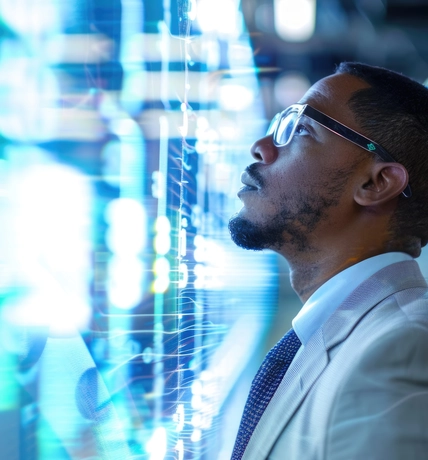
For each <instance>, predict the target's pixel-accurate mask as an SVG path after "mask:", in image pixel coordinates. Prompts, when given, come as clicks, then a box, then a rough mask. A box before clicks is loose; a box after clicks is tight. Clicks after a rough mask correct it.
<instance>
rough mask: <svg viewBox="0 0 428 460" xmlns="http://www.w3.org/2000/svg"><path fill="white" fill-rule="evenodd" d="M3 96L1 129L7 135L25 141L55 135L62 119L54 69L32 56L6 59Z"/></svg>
mask: <svg viewBox="0 0 428 460" xmlns="http://www.w3.org/2000/svg"><path fill="white" fill-rule="evenodd" d="M4 46H5V47H6V45H4ZM2 52H3V50H2ZM0 97H1V101H2V103H1V105H0V133H1V134H3V135H4V136H5V137H8V138H12V139H19V140H21V141H27V140H36V141H46V140H50V139H52V138H53V137H55V135H56V134H57V130H58V126H59V124H58V123H59V121H60V120H59V115H60V112H59V109H57V107H56V101H57V100H58V99H59V86H58V81H57V78H56V76H55V74H54V73H53V71H52V70H50V69H48V68H46V67H42V66H40V65H38V64H37V63H35V62H33V61H30V60H29V59H24V58H21V59H20V58H16V57H12V56H11V57H10V58H9V59H3V61H2V62H1V63H0Z"/></svg>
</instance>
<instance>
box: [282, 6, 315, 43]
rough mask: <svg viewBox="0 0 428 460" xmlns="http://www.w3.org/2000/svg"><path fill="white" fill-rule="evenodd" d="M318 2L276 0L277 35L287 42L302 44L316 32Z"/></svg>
mask: <svg viewBox="0 0 428 460" xmlns="http://www.w3.org/2000/svg"><path fill="white" fill-rule="evenodd" d="M315 13H316V0H298V1H296V0H274V19H275V30H276V33H277V34H278V35H279V36H280V37H281V38H282V39H283V40H287V41H294V42H302V41H306V40H308V39H309V38H311V37H312V35H313V33H314V31H315Z"/></svg>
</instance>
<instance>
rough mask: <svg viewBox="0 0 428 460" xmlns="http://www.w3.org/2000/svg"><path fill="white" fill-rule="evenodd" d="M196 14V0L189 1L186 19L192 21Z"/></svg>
mask: <svg viewBox="0 0 428 460" xmlns="http://www.w3.org/2000/svg"><path fill="white" fill-rule="evenodd" d="M197 13H198V6H197V3H196V0H190V1H189V11H188V13H187V17H188V18H189V19H190V20H191V21H194V20H195V19H196V17H197Z"/></svg>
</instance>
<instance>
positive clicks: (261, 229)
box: [229, 168, 352, 252]
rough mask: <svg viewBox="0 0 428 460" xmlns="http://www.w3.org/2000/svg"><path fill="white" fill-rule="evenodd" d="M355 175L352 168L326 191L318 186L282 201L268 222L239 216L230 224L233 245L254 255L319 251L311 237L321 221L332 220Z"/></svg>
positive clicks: (337, 174) (333, 178) (338, 174)
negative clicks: (330, 216) (284, 249)
mask: <svg viewBox="0 0 428 460" xmlns="http://www.w3.org/2000/svg"><path fill="white" fill-rule="evenodd" d="M247 170H248V168H247ZM351 171H352V168H349V169H347V170H338V171H335V172H334V174H332V175H331V176H330V181H329V182H328V183H323V184H322V187H319V186H316V185H315V184H314V185H313V187H311V188H310V189H307V190H306V191H304V192H303V191H299V192H297V193H296V192H295V193H294V194H293V195H288V196H282V197H280V199H279V200H278V202H279V203H281V205H280V206H278V208H279V209H278V212H277V214H276V215H275V216H274V217H273V218H270V219H269V220H268V221H266V222H262V223H260V222H257V223H256V222H252V221H251V220H249V219H248V218H245V217H241V216H240V215H239V214H237V215H235V216H233V217H232V218H231V219H230V221H229V232H230V235H231V238H232V241H233V242H234V243H235V244H236V245H238V246H240V247H241V248H243V249H251V250H254V251H261V250H263V249H273V250H280V249H281V248H282V247H283V246H285V245H287V246H292V247H294V248H295V249H296V250H297V251H299V252H303V251H307V250H311V251H314V250H316V249H315V248H314V247H312V246H311V244H310V241H309V236H310V235H311V233H312V232H313V230H314V229H315V228H316V227H317V225H318V224H319V222H320V221H322V220H326V219H328V212H327V211H328V210H329V209H330V208H332V207H334V206H336V205H337V204H338V203H339V201H340V196H341V193H342V190H343V187H344V185H345V183H346V181H347V179H348V177H349V176H350V174H351ZM253 174H254V173H253ZM258 182H259V183H260V182H261V181H260V180H259V181H258ZM263 185H264V184H263ZM262 190H263V188H262ZM320 190H323V194H320Z"/></svg>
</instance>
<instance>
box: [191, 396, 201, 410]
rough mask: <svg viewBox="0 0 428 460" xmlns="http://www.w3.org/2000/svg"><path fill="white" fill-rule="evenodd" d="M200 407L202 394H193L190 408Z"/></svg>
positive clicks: (196, 408)
mask: <svg viewBox="0 0 428 460" xmlns="http://www.w3.org/2000/svg"><path fill="white" fill-rule="evenodd" d="M201 407H202V396H201V395H193V396H192V408H193V409H195V410H198V409H200V408H201Z"/></svg>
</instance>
